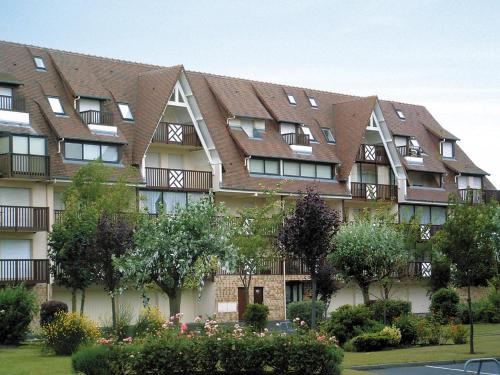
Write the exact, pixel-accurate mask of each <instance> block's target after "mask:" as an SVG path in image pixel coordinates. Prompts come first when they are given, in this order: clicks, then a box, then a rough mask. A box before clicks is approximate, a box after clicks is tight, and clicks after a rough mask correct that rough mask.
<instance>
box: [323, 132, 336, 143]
mask: <svg viewBox="0 0 500 375" xmlns="http://www.w3.org/2000/svg"><path fill="white" fill-rule="evenodd" d="M321 131H322V132H323V135H324V136H325V139H326V141H327V142H328V143H335V138H333V133H332V131H331V130H330V129H329V128H321Z"/></svg>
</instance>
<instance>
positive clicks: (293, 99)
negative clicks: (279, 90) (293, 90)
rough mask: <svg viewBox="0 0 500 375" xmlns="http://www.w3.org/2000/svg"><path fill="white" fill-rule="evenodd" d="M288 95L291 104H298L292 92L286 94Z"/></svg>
mask: <svg viewBox="0 0 500 375" xmlns="http://www.w3.org/2000/svg"><path fill="white" fill-rule="evenodd" d="M286 97H287V98H288V103H290V104H291V105H296V104H297V102H296V101H295V97H294V96H293V95H292V94H286Z"/></svg>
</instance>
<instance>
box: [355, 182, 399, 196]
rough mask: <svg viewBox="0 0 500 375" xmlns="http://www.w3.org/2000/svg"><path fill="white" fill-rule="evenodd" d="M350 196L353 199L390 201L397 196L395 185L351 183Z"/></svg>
mask: <svg viewBox="0 0 500 375" xmlns="http://www.w3.org/2000/svg"><path fill="white" fill-rule="evenodd" d="M351 195H352V197H353V198H363V199H384V200H392V199H396V198H397V196H398V187H397V186H396V185H383V184H369V183H365V182H351Z"/></svg>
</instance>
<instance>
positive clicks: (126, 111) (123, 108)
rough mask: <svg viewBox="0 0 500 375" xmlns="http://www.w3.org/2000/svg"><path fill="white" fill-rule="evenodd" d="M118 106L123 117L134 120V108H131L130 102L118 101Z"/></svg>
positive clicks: (126, 119)
mask: <svg viewBox="0 0 500 375" xmlns="http://www.w3.org/2000/svg"><path fill="white" fill-rule="evenodd" d="M116 105H117V106H118V110H119V111H120V115H121V116H122V119H123V120H125V121H134V115H133V114H132V110H131V109H130V105H129V104H128V103H123V102H119V103H116Z"/></svg>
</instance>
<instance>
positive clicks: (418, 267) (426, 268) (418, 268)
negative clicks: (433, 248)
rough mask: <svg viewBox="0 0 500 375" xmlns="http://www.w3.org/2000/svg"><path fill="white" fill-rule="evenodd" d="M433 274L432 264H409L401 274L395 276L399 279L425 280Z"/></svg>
mask: <svg viewBox="0 0 500 375" xmlns="http://www.w3.org/2000/svg"><path fill="white" fill-rule="evenodd" d="M431 272H432V263H431V262H409V263H408V265H407V266H406V267H405V268H404V269H403V270H401V271H400V272H398V273H396V274H395V275H393V277H397V278H423V277H430V276H431Z"/></svg>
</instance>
